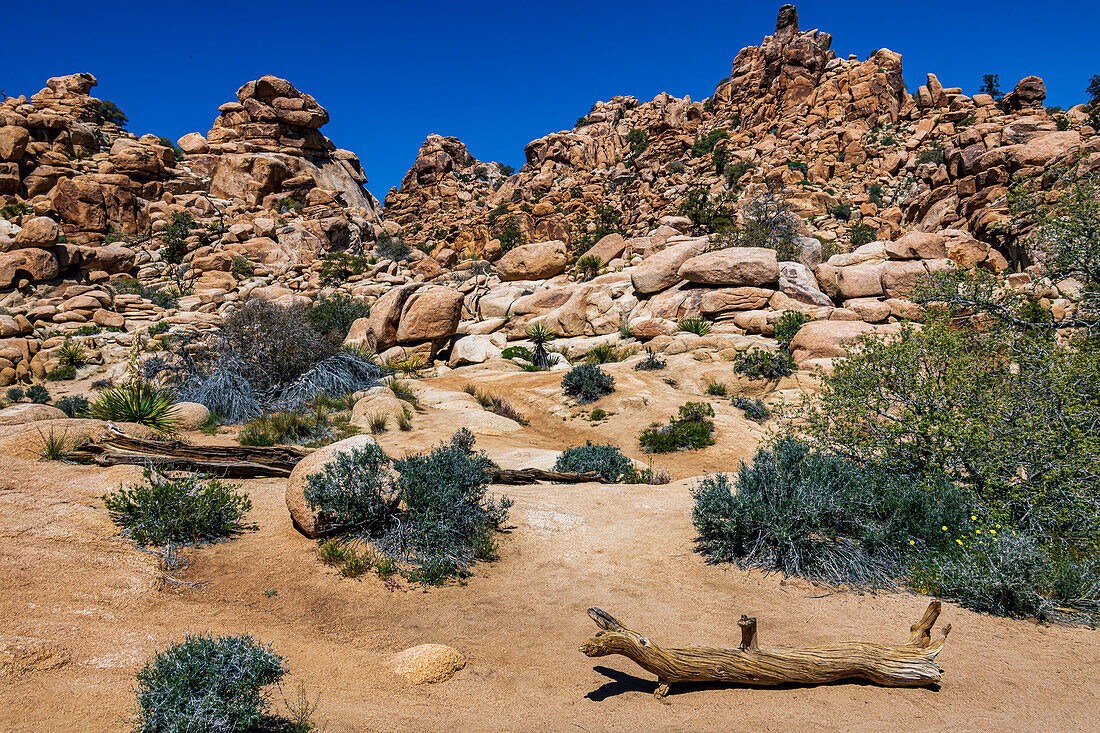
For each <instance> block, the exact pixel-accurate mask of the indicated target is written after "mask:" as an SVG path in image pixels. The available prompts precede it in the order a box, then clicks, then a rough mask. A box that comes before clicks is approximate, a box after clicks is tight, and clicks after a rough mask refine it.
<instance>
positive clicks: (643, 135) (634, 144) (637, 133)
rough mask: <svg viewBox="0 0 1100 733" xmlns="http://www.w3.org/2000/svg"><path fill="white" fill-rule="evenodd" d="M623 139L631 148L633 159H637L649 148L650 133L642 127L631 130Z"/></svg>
mask: <svg viewBox="0 0 1100 733" xmlns="http://www.w3.org/2000/svg"><path fill="white" fill-rule="evenodd" d="M623 139H624V140H625V141H626V143H627V145H629V146H630V157H631V159H636V158H637V157H638V156H639V155H641V154H642V153H644V152H645V151H646V148H648V147H649V133H648V132H647V131H645V130H643V129H641V128H640V127H635V128H633V129H631V130H630V132H628V133H626V137H625V138H623Z"/></svg>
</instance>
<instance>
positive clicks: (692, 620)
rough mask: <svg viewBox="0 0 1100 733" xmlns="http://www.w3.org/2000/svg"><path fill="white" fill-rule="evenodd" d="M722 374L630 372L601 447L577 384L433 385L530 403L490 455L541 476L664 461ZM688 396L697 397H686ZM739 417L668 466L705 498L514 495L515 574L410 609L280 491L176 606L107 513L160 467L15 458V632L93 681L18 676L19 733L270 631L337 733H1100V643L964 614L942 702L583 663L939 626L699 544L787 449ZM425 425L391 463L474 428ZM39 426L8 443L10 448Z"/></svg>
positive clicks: (9, 555) (867, 690) (12, 690)
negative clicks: (670, 677)
mask: <svg viewBox="0 0 1100 733" xmlns="http://www.w3.org/2000/svg"><path fill="white" fill-rule="evenodd" d="M721 370H722V367H716V366H709V365H695V364H692V363H688V362H685V363H683V364H680V365H679V366H677V367H676V368H673V365H672V364H670V369H669V371H668V373H658V374H656V375H641V376H638V375H637V373H634V372H633V371H632V370H630V369H629V368H628V367H627V366H624V365H616V366H614V367H612V368H611V369H610V371H612V373H614V374H615V375H616V378H617V379H618V387H619V391H618V392H617V393H616V395H612V396H610V397H608V398H605V400H604V402H601V403H600V404H601V406H604V407H605V409H608V410H612V411H614V412H615V413H616V414H615V415H613V416H612V417H611V418H610V419H609V420H608V421H607V422H605V423H603V424H602V425H599V426H592V425H590V423H589V422H588V421H587V420H585V419H583V418H572V419H568V418H567V419H566V420H565V421H563V420H562V419H561V417H559V416H556V415H554V414H552V413H551V412H550V411H551V410H558V411H563V410H564V411H565V412H569V413H580V412H582V410H580V409H579V408H572V409H571V410H566V409H565V408H564V407H563V406H562V402H561V399H560V396H559V395H558V392H557V383H558V380H559V379H560V375H545V374H535V375H531V374H526V373H518V374H502V373H500V372H494V371H493V370H492V369H491V368H488V369H486V368H475V369H468V370H461V371H460V372H454V373H451V374H448V375H445V376H443V377H440V378H436V379H433V380H429V381H428V384H429V386H432V387H434V388H447V389H451V390H457V389H459V388H461V386H462V385H463V384H465V383H467V382H468V381H473V382H475V383H477V384H479V385H482V386H485V387H487V388H489V389H491V390H493V391H495V392H497V393H498V394H503V395H506V396H508V397H509V399H511V400H512V401H513V403H514V404H515V405H516V407H517V408H518V409H519V410H520V412H522V413H524V414H525V415H527V416H528V417H529V418H530V419H531V425H529V426H528V427H526V428H524V429H523V430H522V431H519V432H515V433H511V434H508V435H487V434H482V435H481V437H479V445H481V446H482V447H484V448H485V449H486V450H487V451H488V452H489V454H490V455H491V456H506V455H507V456H511V458H512V459H513V460H520V458H522V454H521V455H520V457H519V458H517V455H516V451H517V450H520V451H522V450H532V449H547V448H552V449H560V448H563V447H566V446H568V445H570V444H575V443H577V442H583V440H584V439H585V438H590V439H594V440H612V441H614V442H617V443H619V444H620V445H623V446H624V447H626V448H627V449H628V450H629V452H630V453H631V455H633V456H634V457H642V454H640V453H638V452H637V451H636V450H635V446H636V443H635V442H634V439H635V436H636V435H637V432H638V431H639V430H640V429H641V428H642V427H644V426H645V425H646V424H648V423H649V422H650V421H652V420H653V419H656V418H660V417H663V416H666V415H667V414H669V413H671V412H672V411H673V410H674V409H675V407H676V405H678V404H680V403H681V402H683V401H684V400H685V399H690V398H693V397H696V398H697V397H698V395H699V394H700V392H701V390H702V385H703V384H705V380H706V378H707V374H708V373H710V372H714V371H719V372H721ZM670 375H673V376H675V377H676V378H677V380H678V387H677V388H676V389H673V388H671V387H669V386H667V385H664V384H663V383H662V382H661V378H663V377H667V376H670ZM719 376H722V375H721V374H719ZM729 381H731V383H732V379H731V380H729ZM781 386H782V385H781ZM627 397H631V398H645V399H648V401H649V402H648V404H647V405H646V409H644V410H638V411H630V410H627V409H625V408H623V407H622V406H621V405H619V403H618V402H617V400H622V399H626V398H627ZM605 402H606V403H607V404H604V403H605ZM715 403H716V404H718V405H719V413H720V415H719V419H718V424H719V433H718V438H719V445H716V446H714V447H712V448H709V449H707V450H705V451H701V452H699V453H690V454H678V455H675V456H672V457H669V458H667V459H665V458H662V459H661V460H659V461H657V463H658V465H661V466H667V467H668V468H669V469H670V470H671V472H672V473H673V476H674V477H676V478H678V479H681V480H678V481H675V482H674V483H672V484H669V485H666V486H604V485H579V486H548V485H538V486H520V487H506V488H504V487H502V488H501V489H500V490H503V491H506V492H507V493H508V494H509V495H511V496H513V497H514V498H515V499H516V506H515V507H514V509H513V511H512V525H513V527H512V529H511V530H510V532H509V533H508V534H507V535H505V536H503V537H502V538H501V543H500V544H501V559H500V560H499V561H497V562H495V563H491V564H483V565H480V566H478V567H477V568H476V571H475V573H474V576H473V577H472V578H470V579H469V582H468V583H467V584H466V585H457V584H455V585H451V586H447V587H443V588H430V589H423V588H421V587H417V586H411V587H410V586H408V585H407V584H404V587H403V588H402V589H401V590H398V591H394V592H391V591H387V590H386V589H385V588H384V587H383V585H382V583H381V581H379V580H378V579H376V578H374V577H373V576H365V577H364V578H363V579H361V580H347V579H344V578H341V577H340V576H339V574H338V573H337V572H336V571H334V570H332V569H329V568H326V567H325V566H323V565H322V564H321V563H320V562H319V561H318V559H317V557H316V553H315V547H316V545H315V543H313V542H311V541H310V540H307V539H306V538H304V537H302V536H301V535H299V534H298V533H297V532H296V531H295V530H294V529H293V528H292V526H291V523H290V520H289V517H288V516H287V513H286V509H285V505H284V501H283V484H284V482H283V480H280V479H266V480H254V481H248V482H244V483H245V485H246V489H247V491H248V492H249V494H250V495H251V497H252V501H253V504H254V508H253V510H252V512H251V514H250V516H249V517H248V519H249V521H250V522H251V523H254V525H255V529H252V530H249V531H247V532H245V533H244V534H242V535H241V536H240V537H238V538H236V539H233V540H230V541H225V542H222V543H219V544H217V545H213V546H208V547H204V548H199V549H197V550H194V551H191V552H190V553H189V555H190V557H191V559H192V560H193V562H192V564H191V566H190V567H189V568H188V569H187V570H186V571H185V572H184V573H183V574H182V577H183V578H185V579H186V580H190V581H197V582H201V583H203V584H202V585H200V586H198V587H195V588H178V587H173V586H171V585H169V586H167V587H166V588H164V589H158V583H157V579H158V572H157V571H156V569H155V562H154V561H153V558H152V557H151V556H150V555H148V554H145V553H142V552H140V551H138V550H137V549H135V548H134V547H133V546H132V545H131V544H130V543H128V542H126V541H123V540H119V539H116V538H115V531H114V527H113V525H111V523H110V522H109V520H108V519H107V517H106V513H105V512H104V510H103V507H102V502H101V501H100V500H99V499H98V497H99V496H100V495H101V494H103V493H104V492H105V491H107V490H109V489H110V488H112V487H114V486H115V485H117V484H118V483H119V482H120V481H130V480H133V479H134V478H136V477H137V476H138V475H139V471H138V469H136V468H131V467H117V468H112V469H103V468H94V467H86V466H72V465H66V464H60V463H46V462H39V461H34V460H30V459H27V458H19V457H16V458H13V457H11V456H10V455H8V454H5V455H4V457H3V459H2V460H3V470H0V591H2V592H0V619H2V620H3V629H2V631H0V633H2V634H9V635H19V636H27V637H36V638H40V639H45V640H48V641H50V642H53V643H56V644H60V645H62V646H63V647H65V648H66V649H68V650H69V651H70V652H71V654H72V661H71V662H70V663H69V664H68V665H66V666H64V667H61V668H60V669H56V670H51V671H45V672H36V673H31V674H28V675H26V676H24V677H21V678H19V679H16V680H0V730H3V731H8V730H12V731H39V730H41V731H103V730H123V729H125V728H126V727H127V725H128V724H129V721H128V720H127V716H129V715H132V714H133V712H134V710H135V705H134V697H133V675H134V673H135V672H136V671H137V670H138V669H139V668H140V666H141V664H142V663H143V662H144V660H145V659H147V658H148V657H149V656H150V655H151V654H153V653H154V652H155V651H157V650H159V649H161V648H163V647H164V646H165V645H166V644H167V643H169V642H170V641H172V640H179V639H181V638H182V637H183V634H184V633H185V632H187V631H196V632H205V631H210V632H214V633H243V632H247V633H250V634H252V635H253V636H255V637H256V638H258V639H261V640H263V641H265V642H271V643H272V644H274V646H275V647H276V649H277V650H278V651H279V652H281V653H282V654H284V655H285V656H286V657H287V659H288V665H289V668H290V670H291V673H290V675H289V676H288V678H287V680H288V682H289V683H290V684H289V685H287V689H288V690H289V689H290V688H292V687H293V685H294V683H295V681H296V680H298V679H303V680H304V681H305V684H306V687H307V689H308V690H310V691H311V692H312V693H315V694H316V693H319V694H320V707H319V710H318V713H317V715H316V716H315V719H317V720H321V721H324V720H327V721H328V728H327V730H329V731H364V730H383V731H386V730H471V731H482V730H484V731H490V730H516V731H521V730H522V731H526V730H534V731H544V730H545V731H572V730H588V731H604V730H607V731H634V730H651V731H665V730H683V731H698V730H723V731H726V730H808V729H813V730H883V729H895V730H916V731H919V730H935V731H969V730H999V731H1005V730H1043V731H1047V730H1066V731H1070V730H1074V731H1083V730H1096V729H1097V722H1096V721H1097V720H1100V681H1098V676H1097V674H1096V670H1097V669H1100V635H1098V634H1097V633H1096V632H1094V631H1090V630H1087V629H1081V628H1063V627H1055V626H1043V625H1038V624H1035V623H1032V622H1028V621H1014V620H1008V619H1000V618H993V617H990V616H984V615H980V614H975V613H971V612H968V611H965V610H962V609H960V608H958V607H957V606H954V605H952V604H945V607H944V613H943V616H942V623H951V624H953V626H954V631H953V633H952V635H951V638H950V640H949V642H948V644H947V647H946V649H945V650H944V652H943V653H942V654H941V655H940V657H939V662H940V663H941V665H942V666H943V667H944V669H945V674H944V683H943V685H942V687H941V688H940V689H939V690H938V691H936V690H930V689H885V688H880V687H874V686H871V685H863V684H837V685H829V686H824V687H817V688H801V687H795V688H791V689H753V688H711V687H705V686H690V685H683V686H680V687H676V686H674V687H673V694H672V695H670V696H669V698H668V701H669V702H668V704H662V703H660V702H657V701H655V700H654V699H653V697H652V694H651V693H652V691H653V689H654V688H655V683H654V681H653V680H652V679H650V678H649V676H648V675H647V674H646V673H644V672H643V671H642V670H640V669H639V668H637V667H636V666H635V665H634V664H633V663H632V662H630V661H629V660H627V659H625V658H623V657H606V658H602V659H589V658H587V657H585V656H583V655H582V654H581V653H580V652H579V651H578V649H577V647H578V645H579V644H580V643H581V642H582V641H583V640H584V639H586V638H587V637H588V636H590V635H591V634H592V633H593V632H594V631H595V626H594V625H593V624H592V622H591V621H590V620H589V619H588V618H587V616H586V615H585V609H586V608H588V607H589V606H592V605H598V606H600V607H602V608H604V609H605V610H607V611H608V612H610V613H612V614H613V615H615V616H617V617H618V618H619V619H620V620H622V621H623V622H624V623H626V624H627V625H630V626H632V627H634V628H636V629H639V630H642V631H644V632H646V633H648V634H649V635H650V636H651V637H652V638H653V639H654V641H655V642H656V643H658V644H662V643H663V644H668V645H685V644H691V643H698V644H715V645H728V646H735V645H736V644H737V642H738V639H739V630H738V628H737V624H736V621H737V619H738V618H739V616H740V615H741V614H742V613H748V614H750V615H756V616H758V617H759V618H760V627H761V631H760V635H761V644H762V646H771V645H784V644H786V645H811V644H818V643H827V642H830V641H833V640H838V639H853V638H863V639H868V640H874V641H883V642H889V641H899V642H900V641H902V640H904V639H905V638H906V637H907V635H908V627H909V624H910V623H912V622H913V621H914V620H915V619H916V618H917V617H919V616H920V614H921V612H922V611H923V610H924V608H925V606H926V605H927V600H928V599H926V598H923V597H918V596H912V595H907V594H883V595H867V594H857V593H830V592H829V591H828V589H824V588H819V587H815V586H813V585H811V584H809V583H806V582H803V581H800V580H786V581H785V580H783V579H782V578H781V577H779V576H777V575H772V576H764V575H762V574H760V573H746V572H742V571H740V570H737V569H736V568H732V567H730V566H728V565H727V566H719V567H712V566H707V565H706V564H704V563H703V561H702V559H701V557H700V556H699V555H698V554H697V553H696V552H694V551H693V543H692V538H693V531H692V527H691V516H690V513H691V494H690V487H691V485H692V484H693V483H694V480H691V479H686V478H683V477H687V476H692V475H698V474H701V473H703V472H704V471H706V470H710V471H714V470H731V469H735V468H736V466H737V463H738V461H739V459H742V458H747V457H748V456H751V454H752V452H753V449H754V447H755V445H756V443H757V441H758V440H759V437H760V435H761V431H759V430H758V429H756V428H755V427H754V426H752V425H751V424H750V423H747V422H746V421H744V420H743V419H741V418H740V417H739V415H740V413H739V412H738V411H736V410H732V409H731V408H729V407H728V405H726V406H724V407H723V406H721V405H720V404H719V402H718V401H715ZM588 409H590V408H586V409H585V410H583V412H587V411H588ZM414 425H416V428H415V429H414V430H413V431H412V432H411V433H398V432H391V433H387V434H385V435H383V436H382V440H381V442H382V443H383V445H384V446H385V447H386V448H387V449H388V450H389V451H391V452H392V453H394V454H401V453H404V452H406V451H408V450H411V449H422V448H425V447H427V446H429V445H431V444H432V443H434V442H437V441H438V440H440V439H442V438H443V437H445V436H446V435H447V434H449V432H451V431H453V430H454V429H455V428H456V427H458V424H456V422H455V417H454V415H448V414H446V413H438V412H437V411H434V410H432V409H429V410H427V411H426V412H425V413H422V414H418V415H417V416H416V417H415V418H414ZM15 430H17V429H15V428H3V429H2V430H0V444H2V443H3V441H4V439H5V438H7V437H10V435H11V434H12V433H13V432H14V431H15ZM475 432H476V431H475ZM487 432H492V431H491V430H489V431H487ZM195 437H196V439H201V437H202V436H195ZM219 439H225V438H219ZM533 455H534V454H533ZM521 462H522V461H521ZM265 591H269V593H268V594H265ZM270 591H275V592H276V594H275V595H272V594H270ZM423 643H441V644H447V645H450V646H453V647H455V648H457V649H458V650H460V651H461V652H462V653H464V654H465V655H466V656H467V657H468V658H469V663H468V664H467V666H466V667H465V669H463V670H462V671H460V672H459V673H458V674H457V675H456V676H455V677H454V678H453V679H452V680H450V681H449V682H446V683H443V684H440V685H431V686H425V687H413V686H411V685H409V684H408V683H406V682H405V681H404V680H403V679H401V678H399V677H397V676H396V675H394V674H393V673H392V672H391V671H390V670H389V668H388V664H387V662H388V660H389V658H390V657H391V656H392V655H393V654H395V653H396V652H398V651H401V650H403V649H406V648H408V647H411V646H415V645H418V644H423ZM276 700H277V701H278V695H277V694H276Z"/></svg>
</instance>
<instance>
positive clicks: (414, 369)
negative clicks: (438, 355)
mask: <svg viewBox="0 0 1100 733" xmlns="http://www.w3.org/2000/svg"><path fill="white" fill-rule="evenodd" d="M386 368H387V369H389V370H390V371H391V372H393V373H394V374H400V375H401V376H403V377H408V378H410V379H416V378H417V377H419V376H420V375H421V373H422V372H423V371H424V370H425V369H427V368H428V359H427V358H426V357H425V356H424V355H423V354H413V355H412V356H409V357H406V358H404V359H390V360H389V361H388V362H386Z"/></svg>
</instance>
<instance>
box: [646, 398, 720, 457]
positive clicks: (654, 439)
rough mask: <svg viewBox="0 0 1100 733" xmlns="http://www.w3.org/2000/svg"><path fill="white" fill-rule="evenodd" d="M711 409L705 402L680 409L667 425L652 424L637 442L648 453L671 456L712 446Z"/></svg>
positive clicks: (686, 404) (682, 406)
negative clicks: (676, 452)
mask: <svg viewBox="0 0 1100 733" xmlns="http://www.w3.org/2000/svg"><path fill="white" fill-rule="evenodd" d="M712 417H714V407H712V406H711V405H710V404H709V403H706V402H687V403H685V404H683V405H680V411H679V416H678V417H673V418H669V421H668V424H667V425H662V424H661V423H654V424H653V425H650V426H649V427H648V428H646V429H645V430H644V431H642V434H641V435H640V436H639V437H638V442H639V443H640V444H641V446H642V448H643V449H644V450H647V451H649V452H650V453H671V452H673V451H678V450H699V449H700V448H706V447H707V446H708V445H714V421H713V420H711V418H712Z"/></svg>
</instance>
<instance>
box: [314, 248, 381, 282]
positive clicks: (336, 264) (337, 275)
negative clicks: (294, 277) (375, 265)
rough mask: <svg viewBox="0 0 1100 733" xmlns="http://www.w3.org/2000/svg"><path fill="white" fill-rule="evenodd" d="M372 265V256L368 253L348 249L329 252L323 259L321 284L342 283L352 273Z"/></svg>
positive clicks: (362, 270) (356, 273)
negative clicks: (358, 252)
mask: <svg viewBox="0 0 1100 733" xmlns="http://www.w3.org/2000/svg"><path fill="white" fill-rule="evenodd" d="M370 265H371V261H370V258H369V257H367V256H366V255H362V254H355V253H353V252H348V251H340V252H328V253H326V254H325V256H324V257H323V258H322V259H321V271H320V273H319V274H320V278H321V284H322V285H329V286H334V285H342V284H344V283H346V282H347V281H348V279H349V278H350V277H351V276H352V275H358V274H360V273H363V272H365V271H366V270H367V268H369V267H370Z"/></svg>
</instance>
